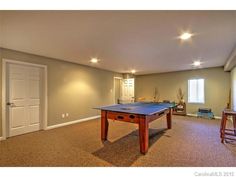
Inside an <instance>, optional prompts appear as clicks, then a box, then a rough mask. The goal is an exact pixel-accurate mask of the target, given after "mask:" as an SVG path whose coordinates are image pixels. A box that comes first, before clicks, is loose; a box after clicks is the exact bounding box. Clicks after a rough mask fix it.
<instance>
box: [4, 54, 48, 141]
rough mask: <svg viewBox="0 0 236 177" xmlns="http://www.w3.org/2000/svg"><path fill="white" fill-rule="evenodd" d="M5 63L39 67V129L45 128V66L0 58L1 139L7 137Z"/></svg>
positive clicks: (46, 97) (46, 114)
mask: <svg viewBox="0 0 236 177" xmlns="http://www.w3.org/2000/svg"><path fill="white" fill-rule="evenodd" d="M7 64H20V65H25V66H34V67H38V68H41V69H42V71H43V73H42V84H43V85H42V104H43V105H42V115H43V117H42V118H40V129H43V130H46V128H47V119H48V91H47V88H48V87H47V66H46V65H41V64H35V63H29V62H22V61H17V60H11V59H6V58H3V59H2V139H3V140H5V139H6V138H7V130H8V127H7V117H6V115H7V114H6V111H7V109H6V98H7V97H6V93H7V91H6V90H7V88H6V87H7V84H6V83H7V82H6V81H7V78H6V77H7Z"/></svg>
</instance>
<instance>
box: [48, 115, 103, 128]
mask: <svg viewBox="0 0 236 177" xmlns="http://www.w3.org/2000/svg"><path fill="white" fill-rule="evenodd" d="M100 117H101V116H100V115H97V116H92V117H87V118H84V119H79V120H74V121H70V122H65V123H62V124H56V125H51V126H48V127H47V128H46V129H45V130H50V129H54V128H59V127H63V126H67V125H71V124H76V123H80V122H85V121H89V120H93V119H98V118H100Z"/></svg>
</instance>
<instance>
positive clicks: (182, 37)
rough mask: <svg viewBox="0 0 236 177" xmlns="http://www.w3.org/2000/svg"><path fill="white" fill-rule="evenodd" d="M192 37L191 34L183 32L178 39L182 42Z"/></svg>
mask: <svg viewBox="0 0 236 177" xmlns="http://www.w3.org/2000/svg"><path fill="white" fill-rule="evenodd" d="M192 36H193V34H191V33H188V32H185V33H183V34H181V35H180V36H179V38H180V39H181V40H183V41H185V40H188V39H190V38H191V37H192Z"/></svg>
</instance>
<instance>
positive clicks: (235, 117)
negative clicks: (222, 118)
mask: <svg viewBox="0 0 236 177" xmlns="http://www.w3.org/2000/svg"><path fill="white" fill-rule="evenodd" d="M233 126H234V135H236V116H233Z"/></svg>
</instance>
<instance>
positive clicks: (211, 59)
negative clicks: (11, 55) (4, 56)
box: [0, 11, 236, 74]
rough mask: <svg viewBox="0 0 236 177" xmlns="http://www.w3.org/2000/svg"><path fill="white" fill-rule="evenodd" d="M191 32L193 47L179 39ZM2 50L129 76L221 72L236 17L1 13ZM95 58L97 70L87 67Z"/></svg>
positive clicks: (235, 37) (235, 40) (234, 40)
mask: <svg viewBox="0 0 236 177" xmlns="http://www.w3.org/2000/svg"><path fill="white" fill-rule="evenodd" d="M185 30H190V31H191V32H193V33H194V34H195V35H194V37H193V39H192V40H191V41H188V42H184V43H183V42H181V41H180V40H179V39H178V38H177V36H178V35H179V34H180V33H181V31H185ZM0 39H1V41H0V45H1V47H3V48H8V49H13V50H18V51H23V52H28V53H32V54H37V55H42V56H47V57H52V58H57V59H61V60H65V61H70V62H74V63H79V64H85V65H90V66H94V67H98V68H102V69H107V70H111V71H116V72H121V73H126V72H130V70H131V69H135V70H137V74H148V73H161V72H170V71H181V70H188V69H192V66H191V63H192V62H193V61H194V60H196V59H199V58H200V59H201V61H202V62H203V65H202V67H203V68H207V67H215V66H223V65H224V64H225V62H226V60H227V58H228V57H229V55H230V52H231V51H232V50H233V48H234V46H235V45H236V11H1V12H0ZM91 57H97V58H99V59H100V62H99V63H98V64H96V65H94V64H91V63H89V59H90V58H91Z"/></svg>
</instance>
